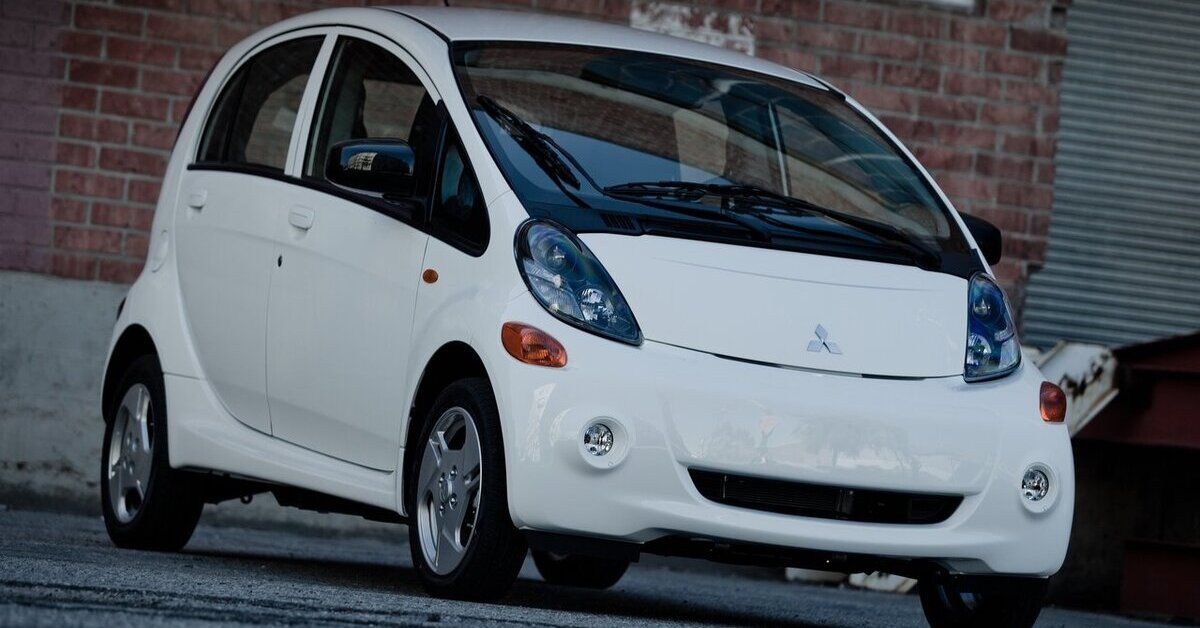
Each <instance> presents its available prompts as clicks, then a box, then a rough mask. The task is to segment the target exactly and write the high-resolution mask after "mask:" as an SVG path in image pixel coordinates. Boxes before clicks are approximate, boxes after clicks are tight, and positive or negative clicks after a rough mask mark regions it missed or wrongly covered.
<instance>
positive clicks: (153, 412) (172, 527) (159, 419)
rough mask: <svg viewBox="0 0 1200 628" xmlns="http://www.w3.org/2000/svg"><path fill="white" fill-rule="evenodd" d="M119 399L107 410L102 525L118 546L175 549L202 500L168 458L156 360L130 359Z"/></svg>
mask: <svg viewBox="0 0 1200 628" xmlns="http://www.w3.org/2000/svg"><path fill="white" fill-rule="evenodd" d="M116 400H117V401H116V403H115V404H113V406H112V407H109V408H105V409H104V414H105V416H104V418H105V428H104V446H103V448H102V450H101V455H100V458H101V467H100V501H101V509H102V511H103V513H104V527H105V528H106V529H107V531H108V536H109V538H110V539H112V542H113V544H114V545H116V546H117V547H123V548H131V549H143V550H157V551H177V550H179V549H181V548H182V547H183V546H184V545H186V544H187V542H188V539H190V538H191V537H192V532H193V531H194V530H195V529H196V522H197V521H199V520H200V511H201V510H203V508H204V501H203V499H202V498H201V497H200V496H199V493H198V491H197V490H196V489H197V487H196V486H195V481H194V480H193V479H192V478H190V477H189V476H188V475H187V474H185V473H181V472H179V471H176V470H174V469H172V468H171V465H170V464H169V462H168V455H167V398H166V391H165V390H164V387H163V378H162V369H161V367H160V366H159V363H158V358H156V357H154V356H152V355H147V356H142V357H140V358H138V359H136V360H134V361H133V362H131V363H130V365H129V367H128V368H126V369H125V373H124V374H123V375H122V377H121V382H120V384H119V385H118V387H117V396H116Z"/></svg>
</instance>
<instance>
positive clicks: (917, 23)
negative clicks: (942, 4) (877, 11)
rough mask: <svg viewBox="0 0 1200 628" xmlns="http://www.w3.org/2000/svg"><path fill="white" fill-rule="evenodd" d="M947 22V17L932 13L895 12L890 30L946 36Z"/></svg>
mask: <svg viewBox="0 0 1200 628" xmlns="http://www.w3.org/2000/svg"><path fill="white" fill-rule="evenodd" d="M946 24H947V21H946V19H945V18H943V17H941V16H938V15H933V14H930V13H925V12H917V13H893V14H892V21H891V28H889V30H890V31H891V32H895V33H899V34H902V35H912V36H914V37H921V38H923V39H933V38H937V37H943V36H945V33H946V31H947V27H946Z"/></svg>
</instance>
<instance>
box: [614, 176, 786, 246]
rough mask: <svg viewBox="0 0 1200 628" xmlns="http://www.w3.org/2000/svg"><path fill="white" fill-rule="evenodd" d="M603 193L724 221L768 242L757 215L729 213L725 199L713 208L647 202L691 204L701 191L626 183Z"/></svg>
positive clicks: (765, 231)
mask: <svg viewBox="0 0 1200 628" xmlns="http://www.w3.org/2000/svg"><path fill="white" fill-rule="evenodd" d="M697 185H703V184H697ZM604 193H605V194H608V195H610V196H616V197H622V198H626V199H628V200H633V201H636V202H638V203H641V204H643V205H648V206H650V207H656V208H658V209H665V210H667V211H670V212H675V213H677V214H684V215H686V216H696V217H699V218H709V219H711V218H718V219H723V220H725V221H726V222H732V223H735V224H737V225H741V226H742V227H745V228H746V229H748V230H749V231H750V232H751V233H753V234H754V236H755V239H758V240H762V241H763V242H770V241H771V232H770V230H768V229H766V228H764V227H763V226H762V224H761V222H760V220H759V218H758V217H757V216H756V217H754V218H750V217H748V216H746V215H744V214H739V213H737V212H735V211H731V210H730V209H729V199H728V198H724V197H723V198H722V199H721V206H720V207H719V208H712V209H708V206H707V205H680V204H677V203H663V202H656V201H653V200H649V199H652V198H671V199H678V200H680V201H685V202H694V201H697V200H699V199H700V198H702V197H703V196H704V195H705V194H707V192H704V191H691V190H688V189H686V188H683V187H679V188H675V187H665V186H664V187H656V186H655V184H643V183H627V184H622V185H612V186H609V187H606V188H604Z"/></svg>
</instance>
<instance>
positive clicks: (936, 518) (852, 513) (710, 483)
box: [689, 469, 963, 524]
mask: <svg viewBox="0 0 1200 628" xmlns="http://www.w3.org/2000/svg"><path fill="white" fill-rule="evenodd" d="M689 473H690V474H691V476H692V482H693V483H695V485H696V489H697V490H699V491H700V494H701V495H703V496H704V497H705V499H709V500H711V501H714V502H717V503H719V504H725V505H727V506H737V507H739V508H750V509H753V510H764V511H766V512H774V513H779V514H784V515H799V516H802V517H818V518H821V519H841V520H843V521H862V522H866V523H910V524H929V523H940V522H942V521H945V520H946V519H948V518H949V517H950V515H952V514H954V511H955V509H957V508H958V505H959V504H961V503H962V499H963V498H962V496H961V495H929V494H923V493H902V492H897V491H876V490H870V489H858V488H844V487H840V486H829V485H824V484H808V483H805V482H787V481H784V480H767V479H764V478H755V477H750V476H745V475H729V474H726V473H717V472H714V471H701V470H699V469H689Z"/></svg>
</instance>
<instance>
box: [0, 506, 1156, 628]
mask: <svg viewBox="0 0 1200 628" xmlns="http://www.w3.org/2000/svg"><path fill="white" fill-rule="evenodd" d="M395 531H396V532H395V536H394V538H379V537H375V538H329V537H322V536H315V535H313V534H311V533H302V532H297V531H295V530H290V531H289V530H260V529H254V530H251V529H246V528H238V527H216V526H212V525H207V524H205V523H204V521H203V520H202V522H201V526H200V528H199V529H198V530H197V531H196V535H195V536H194V537H193V538H192V541H191V543H189V544H188V546H187V547H186V548H185V549H184V551H183V552H182V553H178V554H159V553H152V552H138V551H129V550H118V549H116V548H114V547H113V546H112V545H110V544H109V541H108V537H107V536H106V535H105V533H104V526H103V523H102V522H101V521H100V519H99V517H85V516H80V515H66V514H52V513H41V512H28V511H17V510H4V509H2V508H0V626H56V627H57V626H105V627H118V626H185V625H186V626H206V625H222V626H228V625H249V624H287V625H360V624H390V625H496V626H499V625H521V626H589V627H590V626H632V625H637V626H643V625H661V626H683V625H688V626H694V625H731V626H751V625H753V626H763V625H770V626H783V627H786V626H855V627H857V626H887V627H889V628H890V627H895V626H924V625H925V623H924V619H923V616H922V614H921V608H920V603H919V602H918V600H917V598H916V596H915V595H894V594H886V593H874V592H869V591H861V590H853V589H846V588H837V587H821V586H812V585H804V584H798V583H789V582H785V581H783V580H782V579H781V578H780V579H771V578H764V577H761V575H760V576H759V577H748V575H747V574H746V573H741V574H731V573H727V572H722V571H719V570H715V569H709V568H705V567H703V566H702V565H698V566H697V567H692V566H691V565H687V564H684V563H680V562H679V561H672V562H663V561H647V562H646V563H641V564H636V565H634V566H633V567H632V568H631V569H630V571H629V573H628V574H627V575H626V576H625V578H624V579H623V580H621V582H620V583H619V584H618V585H617V586H616V587H614V588H613V589H610V590H608V591H586V590H577V589H570V588H562V587H554V586H550V585H547V584H545V583H544V582H542V581H541V580H540V579H539V578H538V577H537V573H536V571H535V570H533V568H532V566H531V565H530V564H529V563H528V562H527V563H526V565H525V569H524V571H523V572H522V577H521V580H520V581H519V582H518V583H517V585H516V586H515V587H514V588H513V591H512V592H511V593H510V594H509V596H508V597H506V598H505V599H504V600H503V601H501V602H500V603H497V604H480V603H471V602H455V601H446V600H439V599H434V598H431V597H429V596H427V595H426V594H425V592H424V591H423V590H422V589H421V586H420V584H419V583H418V582H417V579H416V575H415V573H414V572H413V570H412V564H411V561H410V560H409V554H408V547H407V544H406V542H405V541H404V538H405V535H404V529H403V528H402V527H399V526H397V527H396V528H395ZM1039 625H1040V626H1088V627H1096V628H1110V627H1117V626H1151V625H1154V624H1150V623H1146V622H1139V621H1134V620H1130V619H1127V618H1122V617H1114V616H1107V615H1097V614H1089V613H1081V612H1075V611H1067V610H1062V609H1048V610H1046V611H1045V612H1043V614H1042V619H1041V620H1040V622H1039Z"/></svg>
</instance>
